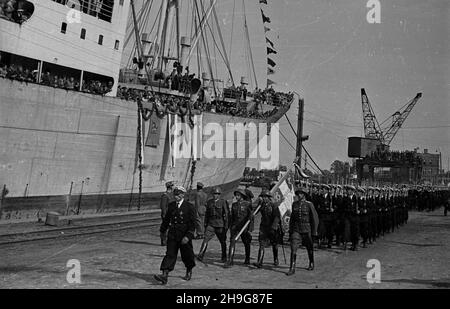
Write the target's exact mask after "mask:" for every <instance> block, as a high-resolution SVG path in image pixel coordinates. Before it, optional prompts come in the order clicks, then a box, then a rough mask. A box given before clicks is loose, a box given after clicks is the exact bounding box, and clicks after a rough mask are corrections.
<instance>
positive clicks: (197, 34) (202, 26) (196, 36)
mask: <svg viewBox="0 0 450 309" xmlns="http://www.w3.org/2000/svg"><path fill="white" fill-rule="evenodd" d="M216 2H217V0H211V6H210V7H209V9H208V11H207V12H206V14H205V15H204V16H203V19H202V20H201V22H200V25H199V27H198V29H197V31H196V32H195V34H194V38H193V40H192V45H191V50H190V51H189V55H188V57H187V62H189V59H191V57H192V53H193V52H194V49H195V47H197V44H198V40H199V39H200V36H201V34H202V33H203V30H204V29H205V26H206V22H207V21H208V19H209V17H210V16H211V13H212V10H213V8H214V6H215V5H216Z"/></svg>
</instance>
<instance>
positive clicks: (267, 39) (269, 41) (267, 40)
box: [266, 38, 273, 48]
mask: <svg viewBox="0 0 450 309" xmlns="http://www.w3.org/2000/svg"><path fill="white" fill-rule="evenodd" d="M266 42H267V43H269V44H270V46H271V47H272V48H273V43H272V41H271V40H269V38H266Z"/></svg>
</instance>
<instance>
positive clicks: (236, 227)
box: [225, 189, 253, 267]
mask: <svg viewBox="0 0 450 309" xmlns="http://www.w3.org/2000/svg"><path fill="white" fill-rule="evenodd" d="M234 196H235V197H236V202H234V203H233V204H232V205H231V214H230V249H229V251H228V261H227V262H226V263H225V267H231V266H233V263H234V262H233V259H234V250H235V247H236V239H235V238H236V236H237V235H238V234H239V232H240V231H241V229H242V228H243V227H244V225H245V224H246V223H247V221H250V220H251V219H252V217H253V213H252V205H251V204H250V202H248V201H246V200H245V199H246V198H247V195H246V194H245V191H244V190H242V189H237V190H236V191H234ZM250 232H251V227H250V226H247V228H246V229H245V230H244V232H243V233H242V234H241V240H242V242H243V243H244V248H245V261H244V264H245V265H249V264H250V243H251V242H252V235H251V234H250Z"/></svg>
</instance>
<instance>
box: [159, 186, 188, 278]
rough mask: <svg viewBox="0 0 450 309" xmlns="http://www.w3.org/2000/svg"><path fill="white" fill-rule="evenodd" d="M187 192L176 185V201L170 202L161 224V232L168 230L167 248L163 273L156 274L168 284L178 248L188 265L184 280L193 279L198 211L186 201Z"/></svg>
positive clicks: (162, 265) (163, 262) (182, 258)
mask: <svg viewBox="0 0 450 309" xmlns="http://www.w3.org/2000/svg"><path fill="white" fill-rule="evenodd" d="M185 193H186V189H185V188H183V187H181V186H177V187H175V189H174V191H173V194H174V198H175V201H173V202H171V203H170V204H169V206H168V209H167V213H166V215H165V217H164V220H163V223H162V224H161V228H160V232H161V233H162V234H164V233H165V232H166V231H167V250H166V255H165V256H164V259H163V261H162V263H161V267H160V269H161V271H162V274H161V275H155V279H156V280H158V281H160V282H161V283H162V284H167V280H168V277H169V272H170V271H172V270H173V269H174V267H175V263H176V262H177V256H178V250H180V252H181V260H182V261H183V263H184V265H185V266H186V276H185V277H183V279H184V280H186V281H188V280H191V277H192V269H193V268H194V267H195V256H194V249H193V246H192V239H193V238H194V233H195V219H196V212H195V208H194V205H192V204H191V203H189V202H187V201H185V199H184V195H185Z"/></svg>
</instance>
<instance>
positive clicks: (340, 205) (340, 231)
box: [333, 185, 345, 247]
mask: <svg viewBox="0 0 450 309" xmlns="http://www.w3.org/2000/svg"><path fill="white" fill-rule="evenodd" d="M333 206H334V208H335V209H336V211H335V214H334V217H335V224H334V226H335V234H336V246H338V247H339V246H340V245H341V242H342V241H343V240H344V221H345V207H344V197H343V195H342V186H341V185H336V192H335V194H334V196H333Z"/></svg>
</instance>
